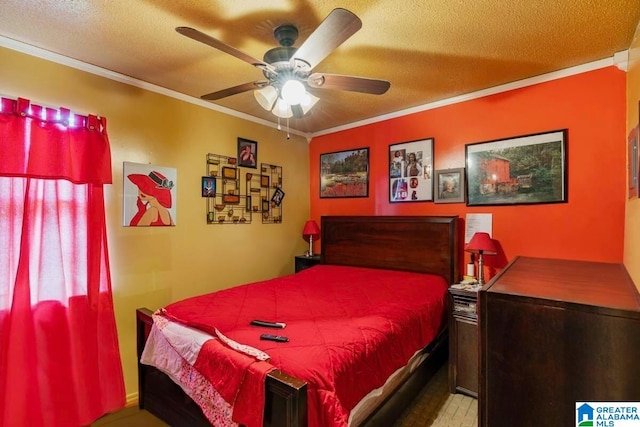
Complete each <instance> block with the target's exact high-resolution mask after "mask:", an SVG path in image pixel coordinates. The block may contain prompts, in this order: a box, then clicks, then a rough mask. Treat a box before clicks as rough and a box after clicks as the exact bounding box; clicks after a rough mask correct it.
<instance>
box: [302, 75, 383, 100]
mask: <svg viewBox="0 0 640 427" xmlns="http://www.w3.org/2000/svg"><path fill="white" fill-rule="evenodd" d="M307 84H308V85H309V87H312V88H316V89H333V90H348V91H351V92H361V93H370V94H373V95H382V94H383V93H385V92H386V91H387V90H389V87H391V83H389V82H388V81H386V80H378V79H369V78H366V77H353V76H342V75H339V74H325V73H314V74H312V75H310V76H309V78H308V79H307Z"/></svg>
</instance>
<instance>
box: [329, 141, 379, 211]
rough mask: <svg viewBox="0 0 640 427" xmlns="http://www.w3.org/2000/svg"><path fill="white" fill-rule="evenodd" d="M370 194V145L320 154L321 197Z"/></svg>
mask: <svg viewBox="0 0 640 427" xmlns="http://www.w3.org/2000/svg"><path fill="white" fill-rule="evenodd" d="M368 196H369V148H368V147H367V148H357V149H354V150H348V151H338V152H334V153H326V154H321V155H320V198H338V197H368Z"/></svg>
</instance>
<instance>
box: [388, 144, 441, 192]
mask: <svg viewBox="0 0 640 427" xmlns="http://www.w3.org/2000/svg"><path fill="white" fill-rule="evenodd" d="M431 200H433V138H427V139H421V140H417V141H409V142H403V143H400V144H392V145H390V146H389V201H390V202H426V201H431Z"/></svg>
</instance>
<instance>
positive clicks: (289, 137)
mask: <svg viewBox="0 0 640 427" xmlns="http://www.w3.org/2000/svg"><path fill="white" fill-rule="evenodd" d="M287 139H291V135H289V117H287Z"/></svg>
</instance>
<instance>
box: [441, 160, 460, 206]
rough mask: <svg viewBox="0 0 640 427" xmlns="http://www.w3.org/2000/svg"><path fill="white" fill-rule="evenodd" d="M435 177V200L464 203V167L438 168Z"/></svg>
mask: <svg viewBox="0 0 640 427" xmlns="http://www.w3.org/2000/svg"><path fill="white" fill-rule="evenodd" d="M434 178H435V179H434V183H435V184H434V185H435V189H434V190H435V194H434V197H433V201H434V202H436V203H464V196H465V185H464V168H457V169H443V170H437V171H435V173H434Z"/></svg>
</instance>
